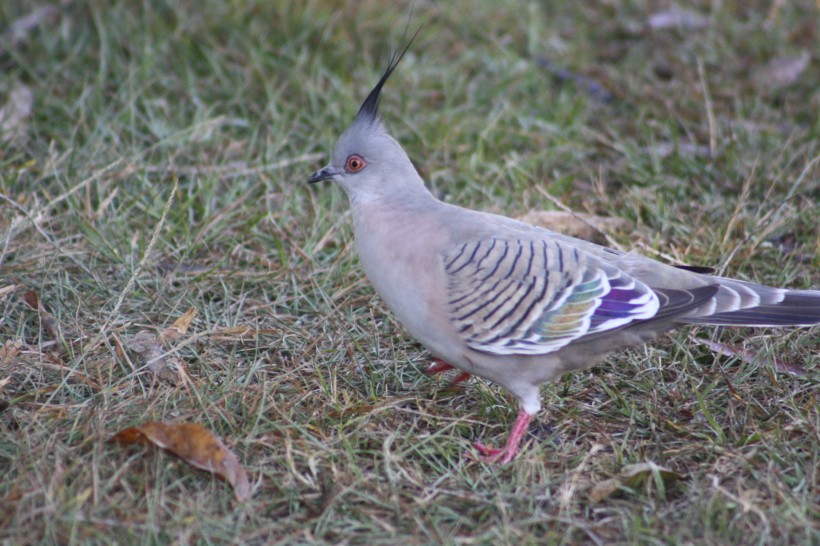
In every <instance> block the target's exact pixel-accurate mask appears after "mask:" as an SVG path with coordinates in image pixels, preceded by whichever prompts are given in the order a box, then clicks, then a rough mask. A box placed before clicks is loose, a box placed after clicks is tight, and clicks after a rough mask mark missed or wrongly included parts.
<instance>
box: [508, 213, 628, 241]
mask: <svg viewBox="0 0 820 546" xmlns="http://www.w3.org/2000/svg"><path fill="white" fill-rule="evenodd" d="M518 220H520V221H522V222H525V223H527V224H533V225H536V226H539V227H542V228H546V229H550V230H552V231H557V232H558V233H563V234H564V235H569V236H571V237H577V238H579V239H586V240H593V241H595V240H598V241H600V240H601V238H602V236H603V234H605V233H612V232H615V231H618V230H624V229H629V227H630V223H629V222H628V221H627V220H624V219H623V218H607V217H605V216H596V215H595V214H585V213H582V212H564V211H558V210H531V211H530V212H528V213H526V214H524V215H522V216H519V217H518Z"/></svg>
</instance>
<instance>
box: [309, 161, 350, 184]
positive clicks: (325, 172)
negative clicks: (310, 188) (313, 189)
mask: <svg viewBox="0 0 820 546" xmlns="http://www.w3.org/2000/svg"><path fill="white" fill-rule="evenodd" d="M339 174H342V173H341V172H339V171H338V170H337V169H336V167H334V166H333V165H328V166H327V167H323V168H321V169H319V170H318V171H316V172H315V173H313V174H312V175H310V178H308V184H315V183H316V182H321V181H322V180H330V179H331V178H333V177H334V176H336V175H339Z"/></svg>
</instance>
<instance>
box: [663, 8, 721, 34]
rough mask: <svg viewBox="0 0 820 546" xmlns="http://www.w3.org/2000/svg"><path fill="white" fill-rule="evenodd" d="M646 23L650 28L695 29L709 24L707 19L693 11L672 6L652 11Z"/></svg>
mask: <svg viewBox="0 0 820 546" xmlns="http://www.w3.org/2000/svg"><path fill="white" fill-rule="evenodd" d="M648 23H649V28H651V29H652V30H665V29H668V28H677V29H681V30H697V29H700V28H706V27H707V26H709V19H708V18H706V17H704V16H703V15H701V14H699V13H696V12H694V11H691V10H687V9H683V8H679V7H673V8H671V9H668V10H666V11H659V12H656V13H653V14H652V15H650V16H649V20H648Z"/></svg>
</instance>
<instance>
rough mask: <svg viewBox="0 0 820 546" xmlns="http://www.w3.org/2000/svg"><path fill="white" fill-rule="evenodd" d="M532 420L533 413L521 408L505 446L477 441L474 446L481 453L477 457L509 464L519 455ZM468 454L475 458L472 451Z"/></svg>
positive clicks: (491, 461) (483, 460)
mask: <svg viewBox="0 0 820 546" xmlns="http://www.w3.org/2000/svg"><path fill="white" fill-rule="evenodd" d="M530 421H532V414H529V413H527V412H526V411H524V410H523V409H522V410H519V411H518V417H517V418H516V419H515V424H514V425H513V428H512V431H511V432H510V437H509V438H508V439H507V444H506V445H505V446H504V447H503V448H497V447H490V446H487V445H484V444H482V443H481V442H475V443H474V444H473V447H474V448H475V449H476V450H477V451H478V453H479V456H478V457H475V458H476V459H478V460H480V461H482V462H485V463H493V464H507V463H509V462H510V461H512V460H513V459H515V456H516V455H518V448H519V447H520V446H521V439H522V438H524V435H525V434H526V433H527V427H528V426H529V424H530ZM467 456H468V457H471V458H473V455H472V454H470V453H468V454H467Z"/></svg>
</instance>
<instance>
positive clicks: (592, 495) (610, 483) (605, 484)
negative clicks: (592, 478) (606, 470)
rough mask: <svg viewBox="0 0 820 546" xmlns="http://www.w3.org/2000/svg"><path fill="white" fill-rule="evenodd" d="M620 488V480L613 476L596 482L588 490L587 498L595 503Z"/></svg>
mask: <svg viewBox="0 0 820 546" xmlns="http://www.w3.org/2000/svg"><path fill="white" fill-rule="evenodd" d="M620 488H621V482H620V481H619V480H616V479H615V478H610V479H608V480H604V481H602V482H598V483H596V484H595V485H593V486H592V488H591V489H590V490H589V500H591V501H592V502H596V503H597V502H601V501H602V500H604V499H607V498H609V497H611V496H612V495H614V494H615V493H617V492H618V491H619V490H620Z"/></svg>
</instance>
